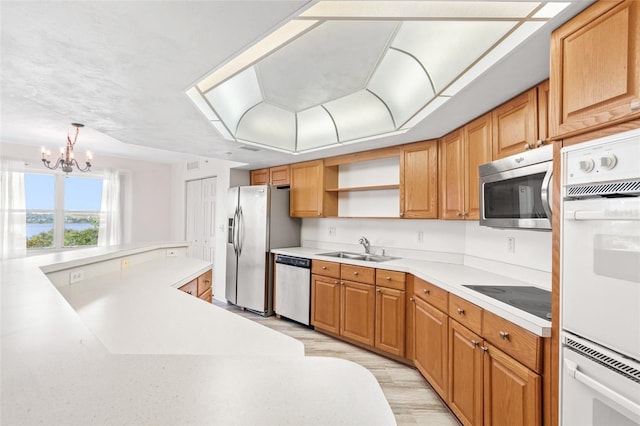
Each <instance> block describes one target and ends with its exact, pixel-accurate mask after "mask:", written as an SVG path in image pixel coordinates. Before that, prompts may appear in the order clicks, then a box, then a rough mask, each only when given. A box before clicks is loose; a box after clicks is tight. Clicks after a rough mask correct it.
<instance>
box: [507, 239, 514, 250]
mask: <svg viewBox="0 0 640 426" xmlns="http://www.w3.org/2000/svg"><path fill="white" fill-rule="evenodd" d="M507 252H508V253H515V252H516V239H515V237H507Z"/></svg>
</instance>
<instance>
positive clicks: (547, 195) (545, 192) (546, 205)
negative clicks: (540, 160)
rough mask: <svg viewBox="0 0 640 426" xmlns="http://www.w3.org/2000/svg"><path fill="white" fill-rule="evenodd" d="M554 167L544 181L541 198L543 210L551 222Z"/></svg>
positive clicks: (550, 167) (551, 166)
mask: <svg viewBox="0 0 640 426" xmlns="http://www.w3.org/2000/svg"><path fill="white" fill-rule="evenodd" d="M552 182H553V165H550V166H549V170H548V171H547V173H546V174H545V175H544V179H543V180H542V188H541V189H540V197H541V198H542V208H543V209H544V212H545V213H546V214H547V218H549V221H551V212H552V210H551V208H552V207H551V206H552V205H553V188H552Z"/></svg>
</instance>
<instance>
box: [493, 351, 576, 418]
mask: <svg viewBox="0 0 640 426" xmlns="http://www.w3.org/2000/svg"><path fill="white" fill-rule="evenodd" d="M485 347H486V348H487V351H486V353H485V356H484V424H485V426H490V425H523V426H534V425H540V424H542V402H541V400H542V399H541V398H542V387H541V378H540V376H539V375H537V374H536V373H534V372H533V371H531V370H529V369H528V368H526V367H525V366H524V365H522V364H520V363H519V362H518V361H516V360H514V359H513V358H511V357H510V356H509V355H507V354H505V353H504V352H501V351H499V350H498V349H496V348H495V347H494V346H491V345H489V344H486V343H485ZM577 409H581V407H578V408H577Z"/></svg>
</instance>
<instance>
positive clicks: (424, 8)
mask: <svg viewBox="0 0 640 426" xmlns="http://www.w3.org/2000/svg"><path fill="white" fill-rule="evenodd" d="M539 4H540V2H524V1H510V2H508V1H452V0H445V1H415V0H414V1H398V0H393V1H359V0H358V1H346V0H337V1H322V2H319V3H318V4H316V5H315V6H313V7H311V8H309V10H307V11H305V12H303V13H301V14H300V16H304V17H307V18H336V17H342V18H368V19H376V18H378V19H379V18H395V19H420V18H422V19H431V18H454V17H458V18H460V17H464V18H495V17H500V18H524V17H526V16H528V15H529V14H530V13H531V12H532V11H533V10H534V9H535V8H536V7H537V6H538V5H539Z"/></svg>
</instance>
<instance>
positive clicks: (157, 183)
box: [0, 143, 172, 242]
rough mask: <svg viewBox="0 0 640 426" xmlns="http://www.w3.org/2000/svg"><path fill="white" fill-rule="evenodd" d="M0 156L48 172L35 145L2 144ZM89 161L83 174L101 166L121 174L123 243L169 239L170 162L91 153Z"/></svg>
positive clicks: (38, 171)
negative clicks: (124, 190)
mask: <svg viewBox="0 0 640 426" xmlns="http://www.w3.org/2000/svg"><path fill="white" fill-rule="evenodd" d="M0 156H2V158H10V159H14V160H20V161H21V162H23V163H26V164H27V165H26V166H25V171H26V172H34V173H42V172H52V171H50V170H47V169H46V168H45V167H44V166H43V165H42V162H41V161H40V158H41V156H40V149H39V148H38V147H35V146H26V145H16V144H9V143H2V145H1V151H0ZM93 163H94V165H93V166H92V167H91V170H92V172H87V173H95V174H99V173H101V172H102V171H103V170H104V169H105V168H113V169H116V170H119V171H122V172H124V173H125V180H126V184H125V185H126V188H127V190H128V191H129V194H127V196H126V198H127V200H126V205H125V206H124V208H125V212H124V218H125V222H126V223H125V224H124V227H125V232H124V237H125V239H124V242H149V241H167V240H169V239H170V238H171V231H170V230H171V223H172V221H171V191H170V188H171V166H170V165H168V164H164V163H153V162H148V161H141V160H132V159H128V158H117V157H108V156H102V155H96V156H94V160H93ZM52 173H62V172H61V171H54V172H52Z"/></svg>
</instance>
